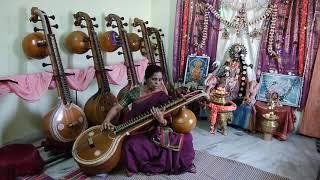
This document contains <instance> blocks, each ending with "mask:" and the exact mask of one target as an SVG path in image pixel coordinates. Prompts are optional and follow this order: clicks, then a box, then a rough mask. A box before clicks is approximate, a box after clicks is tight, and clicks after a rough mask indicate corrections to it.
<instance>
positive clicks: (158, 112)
mask: <svg viewBox="0 0 320 180" xmlns="http://www.w3.org/2000/svg"><path fill="white" fill-rule="evenodd" d="M151 114H152V115H153V117H154V118H155V119H157V121H158V122H159V123H161V124H165V123H166V122H165V121H166V120H165V119H164V111H161V110H160V109H159V108H157V107H152V108H151Z"/></svg>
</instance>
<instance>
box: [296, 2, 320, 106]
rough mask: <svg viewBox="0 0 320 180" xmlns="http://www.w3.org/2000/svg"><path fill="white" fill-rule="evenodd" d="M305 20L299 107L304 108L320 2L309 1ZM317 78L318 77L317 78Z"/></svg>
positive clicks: (319, 29)
mask: <svg viewBox="0 0 320 180" xmlns="http://www.w3.org/2000/svg"><path fill="white" fill-rule="evenodd" d="M307 13H308V16H307V17H308V19H307V37H306V47H305V63H304V73H303V80H304V83H303V91H302V99H301V103H300V104H301V107H304V106H305V104H306V101H307V98H308V94H309V88H310V82H311V77H312V72H313V67H314V62H315V59H316V55H317V50H318V47H319V42H320V23H319V22H320V1H319V0H316V1H309V4H308V12H307ZM318 78H319V77H318Z"/></svg>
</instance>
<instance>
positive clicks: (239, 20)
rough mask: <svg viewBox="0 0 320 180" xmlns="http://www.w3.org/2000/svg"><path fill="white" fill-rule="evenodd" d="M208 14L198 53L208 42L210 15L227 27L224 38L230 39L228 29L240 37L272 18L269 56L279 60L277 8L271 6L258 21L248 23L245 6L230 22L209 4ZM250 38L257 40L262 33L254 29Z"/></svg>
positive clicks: (205, 16)
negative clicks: (275, 39)
mask: <svg viewBox="0 0 320 180" xmlns="http://www.w3.org/2000/svg"><path fill="white" fill-rule="evenodd" d="M206 7H207V8H206V12H205V15H204V25H203V26H204V28H203V31H202V40H201V43H200V44H198V45H197V49H198V52H199V50H202V51H203V49H204V48H205V43H206V40H207V32H208V23H209V15H210V13H211V14H212V15H213V16H214V17H215V18H216V19H218V20H219V21H220V22H222V23H223V24H224V25H225V28H224V29H223V33H222V38H224V39H228V38H229V36H230V31H228V29H227V28H229V29H235V32H236V34H237V35H238V36H240V33H241V31H243V30H246V31H248V27H249V26H252V25H256V24H258V23H260V22H261V21H263V20H265V19H267V18H270V19H271V24H270V27H269V34H268V48H267V51H268V54H269V55H270V56H271V57H272V58H273V59H274V60H279V59H280V58H279V55H278V53H277V51H275V50H274V34H275V28H276V21H277V12H278V9H277V6H276V5H272V4H269V6H268V8H267V9H266V11H265V13H264V14H263V15H262V16H260V17H257V18H256V19H254V20H252V21H247V20H246V18H245V17H246V8H245V6H244V5H242V7H241V8H240V9H239V10H238V15H237V16H235V17H234V19H233V20H232V21H228V20H227V19H225V18H223V17H222V16H221V15H220V13H219V12H218V11H217V10H216V9H215V8H214V7H213V6H212V5H211V4H209V3H207V4H206ZM248 34H249V37H251V38H253V39H254V38H257V37H258V36H260V35H261V32H260V31H259V30H258V29H257V28H254V29H253V30H252V32H250V33H249V32H248Z"/></svg>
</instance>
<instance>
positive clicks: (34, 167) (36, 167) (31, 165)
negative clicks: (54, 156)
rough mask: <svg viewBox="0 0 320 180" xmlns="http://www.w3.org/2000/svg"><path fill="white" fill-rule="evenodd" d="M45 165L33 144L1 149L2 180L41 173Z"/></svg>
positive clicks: (0, 175)
mask: <svg viewBox="0 0 320 180" xmlns="http://www.w3.org/2000/svg"><path fill="white" fill-rule="evenodd" d="M44 165H45V162H44V161H43V160H42V158H41V156H40V154H39V152H38V150H37V149H36V148H35V147H34V146H33V145H32V144H10V145H7V146H4V147H2V148H0V180H11V179H15V178H16V177H17V176H22V175H27V174H36V173H39V172H40V171H41V170H42V169H43V167H44Z"/></svg>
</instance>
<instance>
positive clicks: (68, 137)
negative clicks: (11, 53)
mask: <svg viewBox="0 0 320 180" xmlns="http://www.w3.org/2000/svg"><path fill="white" fill-rule="evenodd" d="M39 18H40V19H39ZM49 18H52V19H54V16H50V17H48V16H47V14H46V13H45V12H44V11H42V10H40V9H38V8H37V7H33V8H32V9H31V17H30V21H32V22H34V23H36V22H38V21H41V22H42V27H43V29H38V28H34V31H40V30H42V31H44V37H45V39H44V40H43V41H42V42H41V46H46V47H47V48H48V50H49V57H50V61H51V65H52V70H53V74H54V79H55V82H56V84H57V90H58V95H59V103H58V104H57V105H56V107H54V108H53V109H52V110H51V111H50V112H49V113H47V114H46V115H45V117H44V119H43V129H44V131H45V132H46V134H47V137H48V138H51V139H54V140H56V141H58V142H72V141H74V140H75V139H76V138H77V137H78V135H79V134H81V133H82V132H83V131H84V130H85V129H87V126H88V125H87V120H86V116H85V114H84V112H83V111H82V109H81V108H80V107H79V106H77V105H76V104H74V103H73V102H72V99H71V96H70V90H69V87H68V83H67V80H66V74H65V72H64V69H63V65H62V62H61V58H60V54H59V50H58V45H57V42H56V38H55V35H54V34H53V33H52V30H51V27H55V28H58V25H53V26H52V25H51V24H50V21H49Z"/></svg>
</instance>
